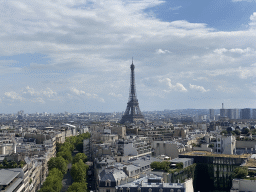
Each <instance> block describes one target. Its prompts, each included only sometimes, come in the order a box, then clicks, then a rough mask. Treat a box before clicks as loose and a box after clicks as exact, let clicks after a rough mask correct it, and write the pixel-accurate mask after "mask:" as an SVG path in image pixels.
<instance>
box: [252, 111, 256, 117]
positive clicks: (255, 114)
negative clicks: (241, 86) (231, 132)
mask: <svg viewBox="0 0 256 192" xmlns="http://www.w3.org/2000/svg"><path fill="white" fill-rule="evenodd" d="M252 118H253V119H256V109H252Z"/></svg>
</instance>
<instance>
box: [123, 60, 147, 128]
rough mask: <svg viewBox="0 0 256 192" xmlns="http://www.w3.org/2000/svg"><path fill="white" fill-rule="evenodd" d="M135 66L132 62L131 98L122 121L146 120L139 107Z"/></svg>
mask: <svg viewBox="0 0 256 192" xmlns="http://www.w3.org/2000/svg"><path fill="white" fill-rule="evenodd" d="M134 69H135V66H134V64H133V61H132V64H131V83H130V94H129V100H128V103H127V107H126V110H125V113H124V115H123V117H122V119H121V121H120V123H122V124H123V123H126V122H129V123H135V122H139V121H144V116H143V115H142V114H141V111H140V108H139V102H138V99H137V97H136V89H135V74H134Z"/></svg>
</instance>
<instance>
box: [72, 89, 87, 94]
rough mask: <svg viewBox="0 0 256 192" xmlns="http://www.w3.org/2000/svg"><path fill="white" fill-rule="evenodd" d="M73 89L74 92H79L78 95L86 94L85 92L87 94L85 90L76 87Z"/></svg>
mask: <svg viewBox="0 0 256 192" xmlns="http://www.w3.org/2000/svg"><path fill="white" fill-rule="evenodd" d="M71 91H72V92H74V93H75V94H77V95H84V94H85V92H84V91H82V90H78V89H76V88H71Z"/></svg>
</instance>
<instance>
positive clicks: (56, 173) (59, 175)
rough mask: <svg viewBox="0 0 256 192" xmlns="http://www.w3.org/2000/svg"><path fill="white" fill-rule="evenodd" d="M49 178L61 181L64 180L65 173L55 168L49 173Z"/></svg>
mask: <svg viewBox="0 0 256 192" xmlns="http://www.w3.org/2000/svg"><path fill="white" fill-rule="evenodd" d="M48 177H56V178H59V179H60V180H62V179H63V173H62V172H61V171H60V170H59V169H57V168H53V169H51V170H50V171H49V174H48Z"/></svg>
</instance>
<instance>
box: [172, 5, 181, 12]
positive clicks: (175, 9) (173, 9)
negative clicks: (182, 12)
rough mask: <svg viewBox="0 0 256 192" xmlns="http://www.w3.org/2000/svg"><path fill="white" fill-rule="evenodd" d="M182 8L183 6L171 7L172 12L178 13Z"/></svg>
mask: <svg viewBox="0 0 256 192" xmlns="http://www.w3.org/2000/svg"><path fill="white" fill-rule="evenodd" d="M180 8H182V6H176V7H171V8H170V10H172V11H177V10H179V9H180Z"/></svg>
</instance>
